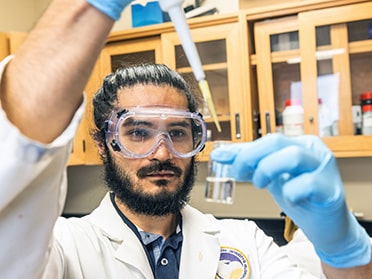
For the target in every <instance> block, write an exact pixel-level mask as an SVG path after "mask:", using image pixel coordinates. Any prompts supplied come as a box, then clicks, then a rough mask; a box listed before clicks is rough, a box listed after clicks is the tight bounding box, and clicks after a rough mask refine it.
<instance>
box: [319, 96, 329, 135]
mask: <svg viewBox="0 0 372 279" xmlns="http://www.w3.org/2000/svg"><path fill="white" fill-rule="evenodd" d="M318 127H319V136H320V137H329V136H332V121H331V114H330V111H329V110H328V108H327V107H326V106H324V104H323V101H322V99H320V98H319V99H318Z"/></svg>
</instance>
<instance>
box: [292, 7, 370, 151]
mask: <svg viewBox="0 0 372 279" xmlns="http://www.w3.org/2000/svg"><path fill="white" fill-rule="evenodd" d="M371 11H372V3H371V2H366V3H361V4H354V5H348V6H341V7H336V8H329V9H324V10H319V11H313V12H306V13H302V14H300V15H299V26H300V40H299V41H300V45H301V60H302V63H301V75H302V88H303V89H302V90H303V96H304V100H305V101H306V105H307V107H306V108H305V119H307V120H308V121H306V122H305V124H306V129H307V131H309V132H310V133H314V132H315V130H316V124H317V121H311V120H312V119H316V114H317V102H316V97H317V96H318V98H320V96H321V97H322V98H323V97H324V98H325V99H327V98H329V101H328V104H329V106H330V110H331V112H332V114H333V115H332V117H333V119H335V120H336V121H337V122H338V123H337V124H338V125H337V126H338V127H337V128H338V133H336V134H335V136H334V137H327V138H324V141H325V143H326V144H327V145H328V146H329V147H330V148H331V149H332V150H333V151H334V152H335V154H336V155H339V156H371V155H372V136H371V135H359V134H360V129H359V126H360V123H357V118H355V117H353V112H352V111H353V109H352V108H353V107H354V109H355V108H358V107H359V108H361V102H360V96H361V94H362V93H363V92H368V91H369V92H371V91H372V79H371V78H370V77H371V76H372V40H371V38H372V34H371V33H372V15H371ZM302 46H306V47H302ZM326 104H327V102H326ZM335 104H336V105H335ZM365 124H367V123H365Z"/></svg>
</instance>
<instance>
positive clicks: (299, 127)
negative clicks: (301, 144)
mask: <svg viewBox="0 0 372 279" xmlns="http://www.w3.org/2000/svg"><path fill="white" fill-rule="evenodd" d="M283 132H284V135H286V136H289V137H295V136H301V135H303V134H304V109H303V107H302V106H301V102H300V101H299V100H296V99H290V100H287V101H286V102H285V109H284V111H283Z"/></svg>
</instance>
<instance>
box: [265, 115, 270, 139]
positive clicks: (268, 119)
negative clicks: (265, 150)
mask: <svg viewBox="0 0 372 279" xmlns="http://www.w3.org/2000/svg"><path fill="white" fill-rule="evenodd" d="M265 124H266V134H270V133H271V124H270V112H265Z"/></svg>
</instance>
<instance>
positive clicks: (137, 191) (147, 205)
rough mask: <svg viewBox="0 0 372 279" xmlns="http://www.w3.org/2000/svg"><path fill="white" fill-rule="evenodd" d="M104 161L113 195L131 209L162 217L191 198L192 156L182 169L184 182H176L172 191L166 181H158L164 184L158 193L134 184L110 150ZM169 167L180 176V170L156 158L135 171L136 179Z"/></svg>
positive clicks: (193, 171)
mask: <svg viewBox="0 0 372 279" xmlns="http://www.w3.org/2000/svg"><path fill="white" fill-rule="evenodd" d="M106 154H107V157H106V158H105V162H104V170H105V173H104V179H105V182H106V184H107V186H108V187H109V188H110V189H111V190H112V191H113V192H114V194H115V196H116V197H117V198H118V199H119V200H120V201H121V202H122V203H124V204H125V205H126V206H127V207H128V208H129V209H130V210H132V211H133V212H134V213H137V214H144V215H147V216H164V215H168V214H174V213H178V212H179V211H180V210H181V209H182V208H183V207H184V206H185V205H186V204H187V202H188V201H189V200H190V192H191V189H192V187H193V185H194V181H195V176H196V164H195V158H194V157H193V158H192V159H191V162H190V164H189V165H188V167H187V168H186V169H185V175H184V179H183V181H181V182H179V183H178V185H177V186H176V190H175V191H174V192H169V191H167V190H166V187H165V186H166V185H167V183H168V181H167V180H158V181H156V184H157V185H158V186H159V187H163V189H162V191H160V192H159V193H157V194H148V193H145V192H144V191H143V190H141V188H142V187H137V186H138V185H135V183H134V182H133V179H132V178H131V177H130V176H129V174H128V173H127V172H126V171H125V170H123V168H120V167H119V166H118V165H117V164H115V162H114V161H113V159H112V157H111V155H110V153H109V152H107V153H106ZM161 170H170V171H173V172H174V174H175V176H176V177H181V176H182V170H181V169H180V168H179V167H177V166H175V165H174V164H173V163H171V162H169V161H165V162H159V161H155V162H153V163H152V164H151V165H149V166H146V167H143V168H140V169H139V170H138V171H137V177H138V178H144V177H145V176H146V175H147V174H148V173H150V172H152V171H161ZM138 183H141V182H138Z"/></svg>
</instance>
